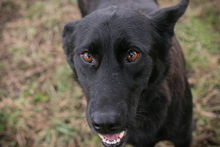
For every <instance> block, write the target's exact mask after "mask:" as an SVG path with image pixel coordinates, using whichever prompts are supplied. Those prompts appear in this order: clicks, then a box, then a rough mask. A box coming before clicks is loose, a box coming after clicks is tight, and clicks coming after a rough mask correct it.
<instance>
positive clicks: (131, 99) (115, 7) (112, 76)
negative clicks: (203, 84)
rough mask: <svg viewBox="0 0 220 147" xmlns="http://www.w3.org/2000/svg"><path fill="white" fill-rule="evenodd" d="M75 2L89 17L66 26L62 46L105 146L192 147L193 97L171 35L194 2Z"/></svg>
mask: <svg viewBox="0 0 220 147" xmlns="http://www.w3.org/2000/svg"><path fill="white" fill-rule="evenodd" d="M78 2H79V6H80V9H81V12H82V14H83V16H85V17H84V18H83V19H81V20H79V21H74V22H69V23H68V24H67V25H66V26H65V27H64V30H63V36H62V37H63V49H64V52H65V54H66V56H67V61H68V63H69V65H70V67H71V68H72V70H73V72H74V74H75V77H76V80H77V81H78V83H79V84H80V86H81V87H82V89H83V91H84V93H85V95H86V99H87V103H88V104H87V108H86V117H87V121H88V124H89V126H90V127H91V129H92V130H93V131H94V132H95V133H97V134H99V136H100V138H101V142H102V144H103V146H105V147H120V146H123V144H125V142H127V143H129V144H131V145H133V146H135V147H153V146H154V145H155V144H156V143H157V142H158V141H161V140H170V141H172V142H173V143H174V144H175V146H176V147H189V146H190V143H191V138H192V136H191V132H192V96H191V92H190V88H189V85H188V82H187V79H186V76H185V73H186V70H185V61H184V57H183V53H182V51H181V47H180V45H179V44H178V41H177V40H176V38H175V36H174V25H175V23H176V21H177V20H178V19H179V17H181V16H182V15H183V13H184V12H185V10H186V8H187V5H188V3H189V0H182V1H181V2H180V3H179V4H177V5H176V6H173V7H169V8H164V9H159V8H158V6H157V2H156V1H154V0H79V1H78ZM93 11H94V12H93ZM87 14H88V15H87Z"/></svg>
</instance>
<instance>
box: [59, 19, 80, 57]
mask: <svg viewBox="0 0 220 147" xmlns="http://www.w3.org/2000/svg"><path fill="white" fill-rule="evenodd" d="M77 23H78V21H70V22H68V23H67V24H66V25H65V26H64V28H63V32H62V42H63V50H64V53H65V54H66V55H68V54H69V53H70V52H71V50H72V49H73V43H74V31H75V29H76V25H77Z"/></svg>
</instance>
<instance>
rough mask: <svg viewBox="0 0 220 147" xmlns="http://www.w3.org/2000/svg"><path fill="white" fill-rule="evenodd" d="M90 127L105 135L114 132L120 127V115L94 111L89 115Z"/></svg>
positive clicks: (111, 112) (113, 112)
mask: <svg viewBox="0 0 220 147" xmlns="http://www.w3.org/2000/svg"><path fill="white" fill-rule="evenodd" d="M91 119H92V125H93V126H94V128H95V130H96V131H97V132H98V133H102V134H107V133H110V132H114V131H116V130H117V129H118V128H120V126H121V119H120V113H117V112H115V111H113V110H110V111H108V112H103V111H95V112H93V113H92V114H91Z"/></svg>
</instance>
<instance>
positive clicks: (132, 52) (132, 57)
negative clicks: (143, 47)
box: [127, 51, 139, 61]
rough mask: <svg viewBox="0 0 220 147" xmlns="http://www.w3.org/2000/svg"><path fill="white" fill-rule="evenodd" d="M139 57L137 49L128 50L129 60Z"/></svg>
mask: <svg viewBox="0 0 220 147" xmlns="http://www.w3.org/2000/svg"><path fill="white" fill-rule="evenodd" d="M138 57H139V54H138V53H137V52H136V51H130V52H128V55H127V59H128V61H135V60H137V59H138Z"/></svg>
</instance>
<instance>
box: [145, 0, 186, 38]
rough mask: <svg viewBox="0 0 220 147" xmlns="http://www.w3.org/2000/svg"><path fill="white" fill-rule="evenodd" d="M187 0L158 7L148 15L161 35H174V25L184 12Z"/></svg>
mask: <svg viewBox="0 0 220 147" xmlns="http://www.w3.org/2000/svg"><path fill="white" fill-rule="evenodd" d="M188 4H189V0H182V1H181V2H180V3H179V4H177V5H175V6H173V7H168V8H163V9H158V10H155V11H153V12H152V13H150V14H149V15H148V18H150V19H151V20H152V21H153V27H155V28H156V29H157V30H158V31H159V32H158V33H159V34H160V35H161V36H162V37H172V36H173V35H174V26H175V24H176V22H177V20H178V19H179V18H180V17H181V16H182V15H183V14H184V12H185V10H186V8H187V6H188Z"/></svg>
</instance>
